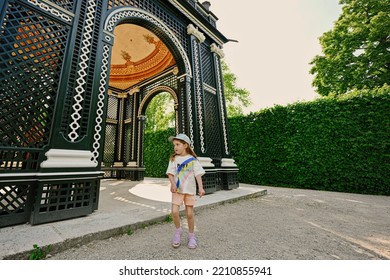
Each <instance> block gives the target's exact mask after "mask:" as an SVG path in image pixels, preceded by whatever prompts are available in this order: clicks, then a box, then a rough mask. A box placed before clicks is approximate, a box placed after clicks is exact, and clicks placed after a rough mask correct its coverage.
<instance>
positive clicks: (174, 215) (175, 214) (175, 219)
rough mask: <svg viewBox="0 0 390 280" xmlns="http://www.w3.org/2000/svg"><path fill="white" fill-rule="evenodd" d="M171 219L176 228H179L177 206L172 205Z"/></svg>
mask: <svg viewBox="0 0 390 280" xmlns="http://www.w3.org/2000/svg"><path fill="white" fill-rule="evenodd" d="M172 219H173V223H174V224H175V227H176V228H180V216H179V205H176V204H172Z"/></svg>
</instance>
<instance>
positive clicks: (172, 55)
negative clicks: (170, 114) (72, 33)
mask: <svg viewBox="0 0 390 280" xmlns="http://www.w3.org/2000/svg"><path fill="white" fill-rule="evenodd" d="M105 26H106V28H107V30H111V31H112V32H113V34H114V36H115V41H114V44H113V45H112V46H110V49H111V64H110V74H109V80H108V83H109V85H108V87H109V90H108V94H109V96H108V105H107V118H106V128H105V145H104V152H103V164H102V170H104V171H105V177H106V178H107V177H110V178H112V177H114V178H126V179H130V180H142V179H143V176H144V170H145V169H144V163H143V143H144V133H145V109H146V107H147V104H148V103H149V102H150V100H151V99H152V98H153V97H154V96H155V95H156V94H158V93H159V92H161V91H165V92H169V93H170V94H171V96H172V97H173V99H174V102H175V111H176V112H175V115H176V118H175V122H176V131H177V132H179V131H183V132H184V131H186V127H187V121H184V120H185V118H186V115H187V110H188V109H190V111H191V112H192V106H191V103H192V100H191V94H190V87H188V86H187V85H186V84H187V83H188V82H189V81H190V77H191V68H190V66H189V60H188V57H187V55H186V54H185V52H184V50H183V49H182V48H181V47H180V43H179V42H178V40H177V39H176V37H175V36H174V35H173V34H172V32H171V31H170V29H169V28H168V27H166V26H165V25H164V23H162V22H161V21H160V20H158V19H157V18H155V17H154V16H152V15H150V14H148V13H146V12H140V11H139V10H137V9H132V8H122V9H118V10H115V11H113V13H112V14H110V15H108V17H107V19H106V24H105ZM152 30H153V31H154V32H155V33H157V34H160V36H161V37H159V36H157V34H155V33H154V32H152ZM106 40H108V41H112V40H111V39H110V38H106ZM163 41H164V42H163ZM168 46H170V47H171V49H169V48H168ZM148 48H149V49H148ZM180 86H181V87H182V94H179V91H180ZM180 100H181V102H180ZM187 104H188V105H187ZM188 128H191V130H190V131H193V130H194V129H193V121H192V119H191V120H190V122H189V125H188Z"/></svg>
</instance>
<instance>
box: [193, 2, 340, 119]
mask: <svg viewBox="0 0 390 280" xmlns="http://www.w3.org/2000/svg"><path fill="white" fill-rule="evenodd" d="M200 2H203V1H202V0H201V1H200ZM209 2H210V3H211V7H210V10H211V11H212V12H213V13H214V14H215V15H216V16H217V17H218V19H219V20H218V22H217V28H218V29H219V30H220V31H221V32H222V33H223V34H224V35H225V36H226V37H227V38H229V39H235V40H238V41H239V42H238V43H234V42H229V43H227V44H225V45H224V46H223V51H224V52H225V61H226V62H227V64H228V65H229V68H230V70H231V71H232V72H233V73H234V74H235V75H236V76H237V80H238V81H237V84H238V86H239V87H241V88H246V89H248V90H249V91H250V93H251V99H252V102H253V105H252V106H250V107H249V108H247V109H246V110H244V111H245V112H246V113H248V112H256V111H259V110H261V109H263V108H267V107H273V106H274V105H276V104H279V105H287V104H291V103H295V102H297V101H308V100H314V99H315V98H316V97H318V96H319V95H318V94H317V93H316V92H315V91H314V88H313V87H312V85H311V83H312V80H313V76H312V75H311V74H309V70H310V68H311V66H310V65H309V62H310V61H311V60H312V59H313V58H314V56H315V55H317V54H321V46H320V43H319V40H318V38H319V37H320V36H321V35H322V34H323V33H324V32H326V31H329V30H331V29H332V27H333V24H334V22H335V21H336V20H337V18H338V17H339V15H340V13H341V6H339V5H338V0H240V1H233V0H209Z"/></svg>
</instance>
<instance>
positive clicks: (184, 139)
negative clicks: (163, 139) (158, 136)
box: [168, 133, 191, 145]
mask: <svg viewBox="0 0 390 280" xmlns="http://www.w3.org/2000/svg"><path fill="white" fill-rule="evenodd" d="M175 139H179V140H183V141H184V142H186V143H187V144H188V145H191V139H190V137H188V136H187V135H185V134H184V133H180V134H178V135H176V136H171V137H169V138H168V141H170V142H172V141H173V140H175Z"/></svg>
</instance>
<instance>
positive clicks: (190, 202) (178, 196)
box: [172, 193, 195, 206]
mask: <svg viewBox="0 0 390 280" xmlns="http://www.w3.org/2000/svg"><path fill="white" fill-rule="evenodd" d="M183 202H184V205H186V206H194V205H195V195H193V194H187V193H184V194H183V193H172V204H175V205H178V206H180V205H182V204H183Z"/></svg>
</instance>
